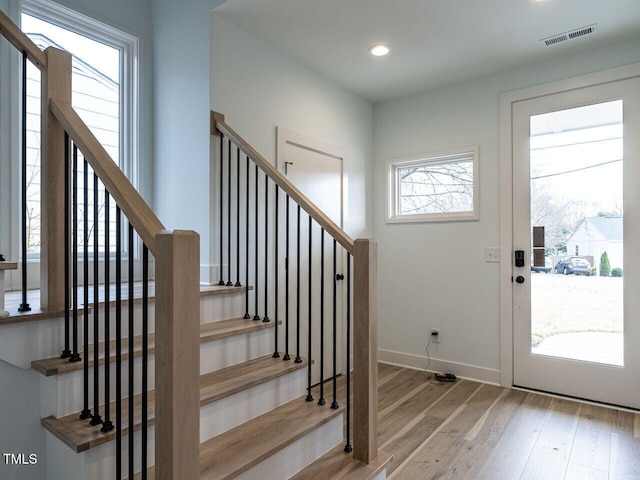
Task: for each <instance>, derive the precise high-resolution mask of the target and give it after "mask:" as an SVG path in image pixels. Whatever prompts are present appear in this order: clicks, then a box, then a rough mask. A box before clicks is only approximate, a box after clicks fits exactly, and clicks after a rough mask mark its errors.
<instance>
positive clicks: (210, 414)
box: [200, 370, 307, 442]
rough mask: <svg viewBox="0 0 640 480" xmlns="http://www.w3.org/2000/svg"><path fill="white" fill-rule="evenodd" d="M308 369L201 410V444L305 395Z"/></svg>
mask: <svg viewBox="0 0 640 480" xmlns="http://www.w3.org/2000/svg"><path fill="white" fill-rule="evenodd" d="M306 372H307V371H306V370H297V371H295V372H292V373H290V374H288V375H285V376H283V377H280V378H276V379H274V380H271V381H269V382H265V383H263V384H261V385H257V386H255V387H252V388H249V389H247V390H243V391H242V392H239V393H236V394H234V395H231V396H229V397H226V398H223V399H221V400H218V401H217V402H214V403H212V404H209V405H205V406H203V407H201V408H200V442H204V441H205V440H208V439H210V438H212V437H215V436H216V435H219V434H221V433H223V432H226V431H227V430H231V429H232V428H235V427H237V426H238V425H241V424H243V423H245V422H248V421H249V420H252V419H254V418H256V417H258V416H260V415H262V414H263V413H266V412H268V411H270V410H273V409H274V408H276V407H279V406H280V405H284V404H285V403H287V402H290V401H291V400H293V399H295V398H299V397H300V395H302V394H304V392H305V388H306V378H307V377H306Z"/></svg>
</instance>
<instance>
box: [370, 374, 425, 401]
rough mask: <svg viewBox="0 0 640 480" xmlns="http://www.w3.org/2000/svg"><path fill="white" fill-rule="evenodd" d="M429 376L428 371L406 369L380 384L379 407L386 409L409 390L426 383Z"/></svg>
mask: <svg viewBox="0 0 640 480" xmlns="http://www.w3.org/2000/svg"><path fill="white" fill-rule="evenodd" d="M427 377H428V374H427V373H426V372H421V371H419V370H409V369H404V370H403V371H402V372H400V374H398V375H396V376H394V377H393V378H392V379H391V380H389V381H388V382H386V383H384V384H383V385H382V386H380V385H378V409H379V410H384V409H385V408H387V407H389V406H391V405H393V404H394V403H395V402H396V401H398V400H399V399H400V398H402V397H403V396H404V395H405V394H406V393H407V391H408V390H412V389H414V388H416V387H418V386H421V385H424V383H425V382H426V381H427Z"/></svg>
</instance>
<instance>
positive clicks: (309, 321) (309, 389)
mask: <svg viewBox="0 0 640 480" xmlns="http://www.w3.org/2000/svg"><path fill="white" fill-rule="evenodd" d="M312 252H313V230H312V218H311V215H309V282H308V283H309V285H308V287H309V291H308V296H309V301H308V316H309V318H308V323H309V331H308V333H307V339H308V344H307V348H308V349H309V353H308V354H307V359H308V362H307V398H306V399H305V400H306V401H307V402H313V395H311V358H312V357H311V328H312V322H311V316H312V313H313V301H312V300H313V295H312V292H313V285H312V278H313V256H312Z"/></svg>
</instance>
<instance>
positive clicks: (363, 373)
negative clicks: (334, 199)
mask: <svg viewBox="0 0 640 480" xmlns="http://www.w3.org/2000/svg"><path fill="white" fill-rule="evenodd" d="M211 134H212V135H215V136H219V137H220V142H221V149H220V151H221V157H222V153H223V151H224V148H223V146H222V142H223V141H224V139H227V140H228V141H229V148H228V149H227V150H228V160H229V162H228V165H229V166H228V167H221V168H228V170H227V172H228V174H229V180H228V182H229V183H228V185H229V186H228V187H225V186H224V185H223V179H222V178H221V185H220V195H221V198H220V201H221V212H220V217H221V219H223V218H224V211H223V210H224V209H222V204H223V202H224V195H223V193H224V190H225V189H226V190H227V192H228V193H229V202H230V203H231V202H232V200H231V189H232V188H233V187H232V182H231V170H230V169H231V164H232V161H231V143H233V145H235V147H236V149H237V155H238V156H237V167H236V175H237V182H238V185H240V170H241V167H240V152H242V154H244V155H245V156H246V158H247V160H251V161H252V162H253V163H254V164H255V165H256V166H257V167H258V168H259V169H260V170H261V171H262V172H263V173H264V174H265V175H266V176H267V177H268V178H269V179H270V180H272V181H273V182H274V183H275V185H276V187H275V188H276V192H277V191H278V190H277V189H281V190H282V191H283V192H284V194H286V195H287V196H288V197H290V198H291V200H293V201H294V202H295V203H296V204H297V205H298V206H299V207H301V208H302V210H304V211H305V212H306V213H307V214H308V216H309V217H310V219H313V221H315V222H316V223H317V224H318V225H319V226H320V227H321V228H322V229H323V230H324V232H326V233H327V234H329V235H330V237H332V238H333V239H334V240H335V241H336V242H337V243H338V244H339V245H340V246H341V247H342V248H343V249H344V250H345V251H346V252H348V254H349V255H352V256H353V263H354V282H353V283H354V292H353V293H354V295H353V300H352V305H353V312H354V315H353V345H354V346H353V357H354V365H353V377H354V381H353V385H354V391H353V456H354V458H355V459H356V460H359V461H362V462H364V463H367V464H368V463H371V462H373V461H374V460H375V458H376V456H377V454H378V447H377V351H378V350H377V305H376V302H377V294H376V289H377V243H376V242H375V241H374V240H370V239H358V240H355V241H354V240H353V239H352V238H351V237H350V236H349V235H348V234H347V233H346V232H345V231H344V230H342V229H341V228H340V227H339V226H338V225H336V224H335V222H333V221H332V220H331V219H330V218H329V217H328V216H327V215H326V214H325V213H324V212H323V211H322V210H320V209H319V208H318V207H317V206H316V205H315V204H314V203H313V202H312V201H311V200H310V199H309V198H307V197H306V196H305V195H304V194H303V193H302V192H301V191H300V190H299V189H298V188H296V186H295V185H293V184H292V183H291V182H290V181H289V180H288V179H287V178H286V177H285V176H284V175H282V174H281V173H280V172H279V171H278V169H277V168H275V167H274V166H273V165H272V164H271V163H270V162H269V161H268V160H266V159H265V158H264V157H263V156H262V155H260V153H258V152H257V151H256V150H255V149H254V148H253V147H252V146H251V145H250V144H249V143H248V142H247V141H246V140H245V139H243V138H242V137H241V136H240V135H239V134H238V133H237V132H235V131H234V130H233V129H232V128H231V127H230V126H229V125H227V123H226V122H225V118H224V115H223V114H221V113H217V112H211ZM223 161H224V160H223V158H220V162H221V165H222V162H223ZM248 169H249V167H248V164H247V167H246V169H245V170H244V171H246V174H247V183H246V187H245V189H246V190H249V175H250V174H249V171H248ZM254 184H255V186H256V193H255V200H256V205H255V207H256V208H255V210H256V211H255V212H254V215H255V217H256V219H257V216H258V211H257V210H258V208H257V207H258V201H259V200H258V198H257V197H258V187H257V185H258V176H257V171H256V174H255V183H254ZM264 188H265V191H266V190H267V186H266V184H265V187H264ZM276 195H277V193H276ZM248 200H249V194H247V202H248ZM240 203H241V202H240V199H239V196H238V200H237V201H236V202H235V204H237V207H236V208H237V209H240ZM268 203H269V200H268V195H267V197H266V203H265V206H264V210H265V212H266V211H267V209H268V205H267V204H268ZM276 203H277V202H275V201H274V204H276ZM287 205H288V200H287ZM277 208H278V206H277V205H276V213H275V215H276V216H277V215H278V213H277V211H278V210H277ZM247 215H248V214H247ZM231 216H232V215H231V213H230V211H229V213H228V214H227V224H228V226H229V231H231V223H232V218H231ZM247 218H248V217H247ZM299 218H300V217H299V214H298V227H299V222H300V220H299ZM237 221H238V222H239V217H238V220H237ZM266 221H267V219H266V218H265V222H266ZM221 223H223V222H222V220H221ZM247 224H248V220H247ZM256 227H257V220H256ZM305 228H306V227H305ZM275 229H277V227H275ZM221 230H224V229H223V228H222V224H221ZM265 230H268V228H265ZM298 232H299V230H298ZM309 232H311V220H310V221H309ZM322 235H324V233H323V234H322ZM237 236H238V247H236V248H237V249H239V245H240V241H239V237H240V228H239V227H238V233H237ZM257 242H258V240H257V238H256V245H257ZM220 243H221V257H222V256H223V252H222V244H223V243H225V242H224V241H223V239H222V238H221V239H220ZM226 243H227V245H229V251H231V247H230V244H231V243H232V242H231V234H230V236H229V238H228V239H227V240H226ZM246 243H247V245H248V244H249V239H248V236H247V240H246ZM276 248H277V247H276ZM309 248H311V245H310V247H309ZM316 248H317V246H316ZM247 249H248V247H247ZM265 250H266V247H265ZM257 251H258V248H257V247H256V255H257ZM334 255H335V248H334ZM229 256H230V255H229ZM228 261H229V264H231V258H228ZM349 261H350V260H349V259H347V262H348V267H347V269H349V268H350V267H349V265H350V264H349ZM223 263H224V261H223V258H221V259H220V265H221V269H222V264H223ZM275 263H277V261H276V262H275ZM293 263H294V262H293V261H291V262H290V264H293ZM265 268H266V267H265ZM287 268H289V267H287ZM238 269H239V266H238ZM248 270H249V269H248V268H247V272H248ZM257 270H258V266H257V264H256V271H257ZM347 271H349V270H347ZM238 275H240V272H238ZM298 275H299V273H298ZM264 276H265V280H266V273H265V275H264ZM230 280H231V279H230V278H229V281H230ZM256 283H257V282H256ZM277 283H278V281H277V280H276V287H275V288H276V291H277ZM220 284H223V281H222V280H221V282H220ZM265 295H267V293H266V291H265ZM308 296H309V297H311V292H310V291H309V295H308ZM277 302H278V298H277V293H276V303H277ZM247 303H248V300H247ZM347 311H349V307H347ZM256 313H257V312H256ZM266 314H267V312H266V307H265V315H266ZM309 316H311V309H310V308H309ZM245 318H249V317H248V312H247V316H246V317H245ZM254 319H255V318H254ZM347 323H348V324H349V321H347ZM350 327H351V325H347V329H349V328H350ZM310 330H311V327H309V331H310ZM348 337H349V334H347V338H348ZM276 338H277V332H276ZM276 341H277V340H276ZM347 343H348V340H347ZM276 345H277V344H276ZM276 351H277V349H276ZM274 356H275V354H274ZM347 356H348V355H347ZM349 360H350V359H347V362H349ZM348 365H349V363H347V370H348ZM310 383H311V382H310ZM347 384H349V382H348V381H347ZM309 388H310V387H309ZM347 398H349V395H348V394H347ZM347 418H349V409H348V408H347ZM347 423H349V420H347ZM348 435H349V434H347V437H348ZM346 440H347V445H346V446H345V450H346V451H350V449H351V445H350V439H349V438H347V439H346Z"/></svg>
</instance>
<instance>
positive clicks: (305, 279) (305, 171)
mask: <svg viewBox="0 0 640 480" xmlns="http://www.w3.org/2000/svg"><path fill="white" fill-rule="evenodd" d="M277 136H278V152H277V166H278V169H279V170H280V171H281V172H283V173H284V174H285V175H286V176H287V178H288V179H289V180H290V181H291V182H292V183H293V184H294V185H295V186H296V187H297V188H298V189H299V190H300V191H301V192H302V193H303V194H305V195H306V196H307V197H308V198H309V199H310V200H311V201H312V202H313V203H314V204H315V205H316V206H317V207H318V208H320V209H321V210H322V211H323V212H324V213H325V214H326V215H327V216H328V217H329V218H330V219H331V220H333V221H334V222H335V223H336V224H337V225H338V226H340V227H342V224H343V221H342V194H343V177H342V160H343V155H342V152H341V151H340V149H339V148H336V147H334V146H331V145H327V144H324V143H323V142H320V141H318V140H315V139H311V138H308V137H305V136H303V135H300V134H297V133H295V132H292V131H290V130H287V129H283V128H281V127H278V130H277ZM291 208H292V209H291V211H290V225H291V228H295V229H297V222H298V212H297V211H296V210H295V209H294V208H293V203H292V204H291ZM309 235H311V239H309ZM323 237H324V242H323ZM310 240H311V241H310ZM309 245H310V246H311V257H310V256H309V251H310V250H309ZM297 249H298V244H297V242H296V245H291V251H290V258H289V262H292V261H296V262H297V261H298V254H297ZM294 255H295V256H294ZM299 258H300V275H301V279H300V287H301V294H300V296H301V300H302V305H301V310H302V311H301V312H300V314H299V315H300V317H301V321H300V331H301V338H303V339H306V338H307V332H308V331H309V316H311V331H312V332H311V335H312V345H311V359H312V360H313V362H314V363H313V365H312V383H314V384H315V383H318V382H320V378H321V372H320V371H321V369H322V377H323V378H324V379H325V380H326V379H327V378H330V377H331V376H332V375H333V341H334V328H333V316H334V311H335V315H336V324H337V328H336V343H337V345H336V348H337V352H336V353H337V356H336V371H337V373H341V372H342V371H343V365H342V364H343V360H344V355H343V354H342V352H343V350H344V338H343V334H342V333H343V332H344V314H343V308H344V304H343V284H344V282H342V281H339V280H336V278H335V276H334V268H335V271H336V273H337V274H341V273H343V272H342V265H343V256H342V253H341V248H339V245H338V248H336V258H335V267H334V248H333V239H332V238H331V237H330V236H329V235H328V234H326V233H325V234H323V233H322V231H321V229H320V227H319V225H317V224H316V223H315V222H311V230H309V216H308V215H307V214H306V213H305V212H304V211H302V212H301V214H300V255H299ZM322 267H324V268H322ZM291 280H292V281H295V282H297V279H291ZM309 284H311V286H312V290H311V292H310V291H309ZM321 285H322V286H323V287H324V288H322V289H321V288H320V286H321ZM334 287H335V289H336V297H335V300H334V296H333V292H334ZM309 295H311V307H309V303H308V302H309ZM295 316H296V317H297V316H298V312H297V311H296V313H295ZM296 320H297V318H296ZM301 350H302V351H303V352H304V356H308V353H306V352H308V345H306V344H305V345H302V346H301Z"/></svg>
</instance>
